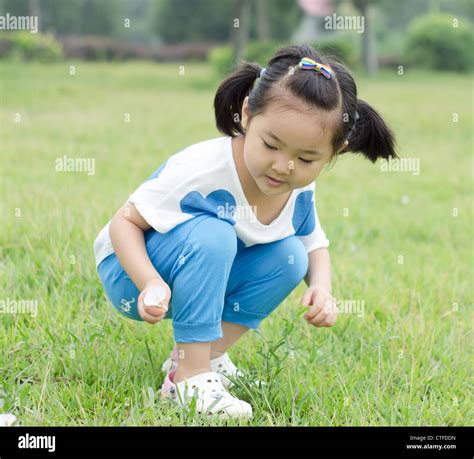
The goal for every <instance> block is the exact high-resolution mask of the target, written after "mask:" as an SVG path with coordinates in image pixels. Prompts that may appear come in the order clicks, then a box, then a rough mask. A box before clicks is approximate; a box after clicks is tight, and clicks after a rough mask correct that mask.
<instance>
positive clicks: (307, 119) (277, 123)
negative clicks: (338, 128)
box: [241, 97, 347, 196]
mask: <svg viewBox="0 0 474 459" xmlns="http://www.w3.org/2000/svg"><path fill="white" fill-rule="evenodd" d="M337 118H338V111H337V110H335V111H334V112H323V111H319V110H317V109H314V108H312V109H311V110H308V111H295V110H288V109H286V110H283V109H281V107H280V109H279V107H278V106H275V105H270V106H269V107H268V108H267V109H266V110H265V112H264V113H262V114H260V115H257V116H255V117H253V118H252V121H251V123H250V124H249V109H248V97H246V98H245V100H244V103H243V107H242V122H241V124H242V127H243V128H244V129H246V134H245V142H244V161H245V164H246V166H247V169H248V171H249V173H250V175H251V176H252V177H253V179H254V180H255V183H256V184H257V186H258V187H259V189H260V190H261V191H262V193H264V194H265V195H267V196H277V195H280V194H285V193H288V192H289V191H291V190H293V189H296V188H302V187H305V186H307V185H309V184H310V183H312V182H314V180H315V179H316V178H317V177H318V176H319V174H320V172H321V170H322V169H323V167H324V165H325V164H326V163H328V162H329V161H330V159H331V157H332V154H333V151H332V144H331V140H332V127H333V126H335V123H337V121H338V119H337ZM346 145H347V143H346V144H344V146H343V147H342V148H341V150H342V149H343V148H345V146H346ZM271 179H275V180H279V182H274V181H272V180H271Z"/></svg>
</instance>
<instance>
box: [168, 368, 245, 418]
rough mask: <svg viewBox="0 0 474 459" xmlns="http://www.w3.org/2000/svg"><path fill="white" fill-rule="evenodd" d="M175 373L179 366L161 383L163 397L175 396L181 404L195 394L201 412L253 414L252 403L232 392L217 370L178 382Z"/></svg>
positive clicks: (237, 415)
mask: <svg viewBox="0 0 474 459" xmlns="http://www.w3.org/2000/svg"><path fill="white" fill-rule="evenodd" d="M175 373H176V370H172V371H170V372H169V373H167V375H166V377H165V381H164V382H163V385H162V386H161V397H163V398H171V399H173V400H175V401H177V402H178V403H179V404H180V405H181V406H188V405H189V403H190V402H191V400H192V399H193V398H195V399H196V410H197V412H198V413H199V414H207V415H208V416H217V417H218V418H219V419H228V418H240V417H245V418H251V417H252V407H251V406H250V405H249V404H248V403H247V402H244V401H243V400H239V399H238V398H236V397H234V396H232V395H231V394H229V392H227V391H226V390H225V387H224V386H223V385H222V381H221V379H220V376H219V375H218V374H217V373H215V372H213V371H209V372H206V373H201V374H199V375H196V376H192V377H191V378H187V379H184V380H183V381H180V382H179V383H177V384H175V383H174V382H173V378H174V375H175Z"/></svg>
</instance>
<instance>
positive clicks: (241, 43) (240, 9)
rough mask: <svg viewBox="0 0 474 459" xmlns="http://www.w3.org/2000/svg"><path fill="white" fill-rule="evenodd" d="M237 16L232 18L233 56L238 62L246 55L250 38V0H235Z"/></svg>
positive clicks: (235, 62)
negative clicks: (246, 47)
mask: <svg viewBox="0 0 474 459" xmlns="http://www.w3.org/2000/svg"><path fill="white" fill-rule="evenodd" d="M234 5H235V9H234V11H235V16H234V18H233V19H232V28H233V38H232V42H233V54H234V56H233V58H234V64H238V63H239V62H240V61H241V60H242V59H243V57H244V52H245V46H246V44H247V40H248V18H249V6H250V5H249V0H235V4H234Z"/></svg>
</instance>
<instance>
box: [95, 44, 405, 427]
mask: <svg viewBox="0 0 474 459" xmlns="http://www.w3.org/2000/svg"><path fill="white" fill-rule="evenodd" d="M214 107H215V116H216V124H217V129H218V130H219V131H220V132H222V133H223V134H225V136H224V137H218V138H215V139H211V140H206V141H203V142H200V143H197V144H195V145H191V146H189V147H187V148H185V149H184V150H181V151H179V152H178V153H175V154H174V155H172V156H171V157H170V158H169V159H168V160H167V161H165V162H164V163H163V164H162V165H161V166H160V167H159V168H158V169H157V170H156V171H155V172H154V173H153V174H152V175H151V176H150V177H149V178H148V179H147V180H146V181H145V182H144V183H143V184H142V185H141V186H139V187H138V188H137V189H136V190H135V192H134V193H132V194H131V195H130V196H129V198H128V201H127V202H126V203H125V204H124V205H123V206H122V207H121V208H120V209H119V210H118V211H117V212H116V214H115V215H114V217H113V218H112V219H111V220H110V222H109V223H108V224H107V225H106V226H105V227H104V228H103V229H102V231H101V232H100V234H99V235H98V237H97V239H96V240H95V242H94V252H95V257H96V265H97V270H98V273H99V276H100V279H101V281H102V283H103V286H104V289H105V292H106V294H107V296H108V298H109V299H110V301H111V303H112V304H113V306H114V307H115V308H116V309H117V310H118V311H119V312H120V313H121V314H123V315H124V316H125V317H128V318H130V319H134V320H140V321H145V322H148V323H150V324H156V323H158V322H160V321H161V320H162V319H172V321H173V322H172V323H173V330H174V339H175V341H176V347H175V349H174V350H173V352H172V353H171V356H170V358H169V359H168V360H167V361H166V362H165V363H164V365H163V370H164V371H165V372H166V377H165V380H164V383H163V386H162V389H161V395H162V397H171V398H173V399H175V400H176V401H177V402H178V403H179V404H182V405H183V406H187V405H188V404H189V402H190V400H192V398H195V399H196V406H197V410H198V412H200V413H206V414H207V415H216V416H218V417H221V418H227V417H251V416H252V407H251V406H250V405H249V404H248V403H247V402H245V401H242V400H239V399H238V398H236V397H234V396H232V395H231V394H230V393H229V391H228V389H229V388H231V387H232V379H233V378H235V377H236V376H240V375H242V372H240V371H239V370H238V369H237V367H236V366H235V365H234V364H233V363H232V361H231V360H230V358H229V356H228V354H227V350H228V349H229V348H230V346H232V345H233V344H234V343H235V342H236V341H237V340H238V339H239V338H240V337H241V336H242V335H243V334H244V333H245V332H246V331H247V330H248V329H251V328H252V329H256V328H258V327H259V325H260V323H261V321H262V320H263V319H265V318H266V317H268V316H269V315H270V314H271V313H272V312H273V311H274V310H275V309H276V307H277V306H278V305H279V304H280V303H281V302H282V301H283V300H284V299H285V298H286V297H287V296H288V295H289V294H290V292H291V291H292V290H294V289H295V287H296V286H298V284H299V283H300V282H301V280H303V279H304V280H305V282H306V284H307V286H308V288H307V290H306V291H305V293H304V295H303V298H302V304H304V305H306V306H308V311H307V312H306V314H305V316H304V318H305V320H306V321H307V323H308V324H309V325H313V326H316V327H330V326H332V325H334V323H335V321H336V312H337V311H336V308H335V307H334V299H333V297H332V296H331V273H330V261H329V254H328V250H327V247H328V245H329V241H328V239H327V238H326V235H325V233H324V231H323V229H322V227H321V224H320V222H319V219H318V217H317V213H316V209H315V202H314V191H315V184H314V181H315V179H316V178H317V177H318V176H319V174H320V172H321V171H322V169H323V168H324V166H325V165H326V164H327V163H329V162H330V161H331V160H332V159H334V158H335V157H336V155H340V154H342V153H346V152H354V153H362V154H363V155H364V156H365V157H366V158H368V159H369V160H371V161H372V162H375V161H376V160H377V158H389V157H396V153H395V151H394V138H393V134H392V132H391V131H390V129H389V128H388V127H387V125H386V123H385V122H384V120H383V119H382V118H381V117H380V115H379V114H378V113H377V112H376V111H375V110H374V109H373V108H372V107H371V106H370V105H368V104H367V103H366V102H364V101H362V100H359V99H357V88H356V85H355V83H354V80H353V78H352V76H351V74H350V72H349V71H348V70H347V68H346V67H345V66H344V65H343V64H342V63H340V62H339V61H337V60H335V59H332V58H325V57H323V56H321V55H320V54H319V53H318V52H316V51H315V50H314V49H313V48H312V47H310V46H307V45H301V46H290V47H287V48H282V49H280V50H278V51H277V52H276V54H275V56H274V57H273V58H272V59H270V61H269V62H268V64H267V67H266V68H265V69H262V68H261V67H260V66H259V65H258V64H253V63H246V62H243V63H241V64H240V65H239V66H238V67H237V68H236V70H235V71H233V72H232V73H231V74H230V75H229V76H228V77H227V78H226V79H225V80H224V81H223V82H222V83H221V85H220V86H219V88H218V90H217V93H216V96H215V99H214Z"/></svg>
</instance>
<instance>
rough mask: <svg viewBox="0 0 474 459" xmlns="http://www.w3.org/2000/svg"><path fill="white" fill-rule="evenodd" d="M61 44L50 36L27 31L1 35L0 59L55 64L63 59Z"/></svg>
mask: <svg viewBox="0 0 474 459" xmlns="http://www.w3.org/2000/svg"><path fill="white" fill-rule="evenodd" d="M62 55H63V50H62V46H61V44H60V43H59V42H58V41H57V40H56V39H55V38H54V36H53V35H50V34H41V33H34V34H33V33H30V32H27V31H19V32H3V33H2V34H0V57H1V58H4V57H18V58H20V59H24V60H39V61H42V62H53V61H57V60H59V59H61V58H62Z"/></svg>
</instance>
